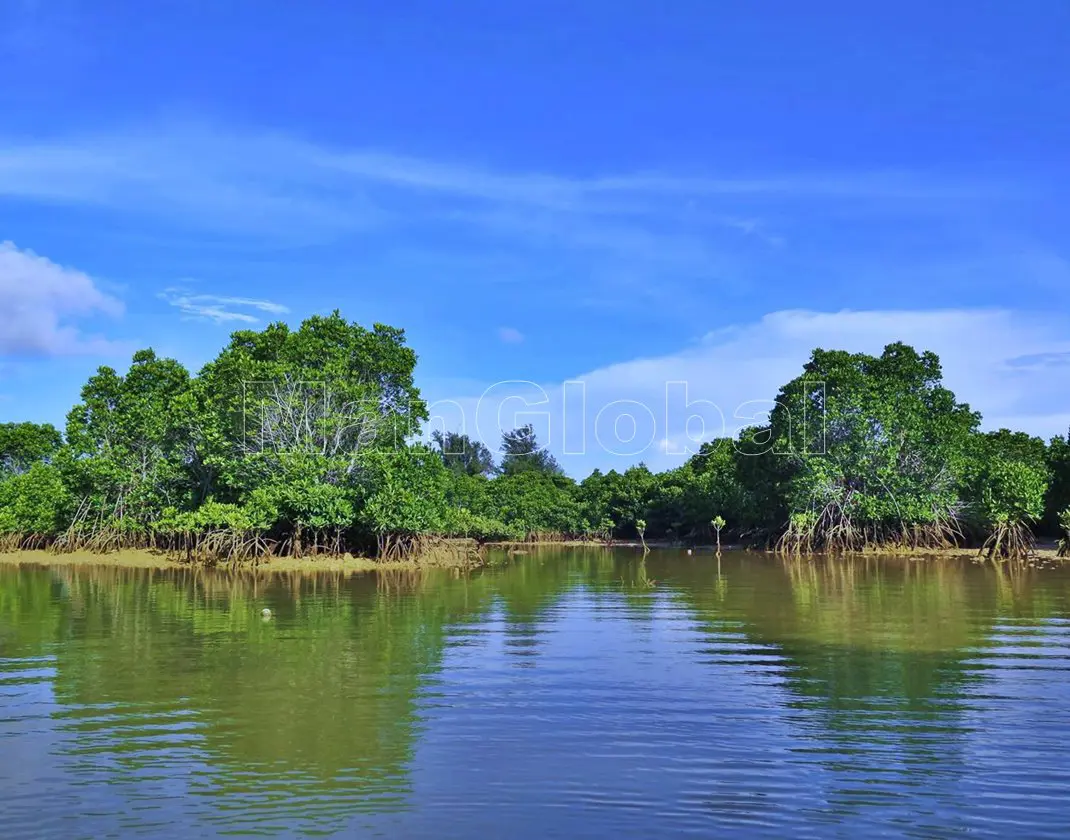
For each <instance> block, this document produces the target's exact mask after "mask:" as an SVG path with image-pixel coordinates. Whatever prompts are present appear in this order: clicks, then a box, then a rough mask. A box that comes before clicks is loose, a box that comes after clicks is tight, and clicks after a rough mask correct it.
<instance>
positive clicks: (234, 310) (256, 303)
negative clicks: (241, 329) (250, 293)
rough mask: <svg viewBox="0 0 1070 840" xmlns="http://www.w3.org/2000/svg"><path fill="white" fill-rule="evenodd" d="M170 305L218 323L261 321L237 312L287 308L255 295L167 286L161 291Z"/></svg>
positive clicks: (188, 315) (189, 315)
mask: <svg viewBox="0 0 1070 840" xmlns="http://www.w3.org/2000/svg"><path fill="white" fill-rule="evenodd" d="M160 297H161V298H163V299H164V300H166V301H167V302H168V303H169V304H170V305H171V306H173V307H175V308H176V309H178V310H179V312H181V313H182V315H183V317H186V318H192V319H197V320H205V321H214V322H215V323H217V324H223V323H228V322H231V321H240V322H242V323H246V324H256V323H258V322H259V321H260V319H259V318H257V317H256V316H255V315H251V314H250V313H248V312H243V311H240V310H242V309H253V310H257V311H259V312H265V313H268V314H270V315H285V314H286V313H287V312H289V311H290V310H289V308H288V307H286V306H283V305H282V304H281V303H275V302H274V301H270V300H260V299H258V298H247V297H228V296H225V295H201V294H192V293H190V292H187V291H185V290H183V289H174V288H172V289H166V290H165V291H163V292H162V293H161V294H160Z"/></svg>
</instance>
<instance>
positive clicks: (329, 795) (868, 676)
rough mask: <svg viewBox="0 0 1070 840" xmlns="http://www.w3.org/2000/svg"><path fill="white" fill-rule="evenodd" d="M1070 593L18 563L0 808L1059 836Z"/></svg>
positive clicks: (480, 832) (840, 565)
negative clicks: (264, 614) (268, 615)
mask: <svg viewBox="0 0 1070 840" xmlns="http://www.w3.org/2000/svg"><path fill="white" fill-rule="evenodd" d="M1068 583H1070V576H1068V574H1067V572H1066V570H1063V569H1056V570H1044V571H1037V570H1028V569H1026V570H1017V571H1015V572H1013V573H1012V572H1009V571H1007V570H1001V569H997V568H993V567H991V566H989V567H978V566H975V565H974V564H971V563H958V562H939V563H926V562H917V561H909V560H901V559H879V558H869V559H864V560H851V561H842V560H841V561H835V560H828V561H813V562H808V561H797V560H796V561H788V562H783V561H779V560H776V559H772V558H770V557H767V556H764V555H748V554H744V553H726V554H725V555H724V556H723V557H722V558H721V560H720V563H719V564H718V562H717V561H716V560H715V558H713V557H712V556H693V557H688V556H684V555H682V554H678V553H675V552H653V553H651V554H650V555H648V556H647V557H646V558H645V559H643V558H641V557H640V556H639V555H638V554H637V553H635V552H630V551H620V552H610V551H604V550H601V549H587V550H574V549H567V550H566V549H559V550H556V551H547V552H538V553H535V554H531V555H528V556H525V557H522V558H517V559H515V560H514V561H512V562H509V563H507V564H506V565H505V566H504V567H503V568H500V569H492V570H487V571H485V572H483V573H477V574H473V575H456V574H454V573H452V572H448V571H436V572H431V573H425V574H419V575H416V574H391V575H380V576H365V577H356V576H344V575H341V574H321V575H307V574H304V575H302V574H296V573H294V574H288V575H274V576H265V575H259V576H254V575H243V574H234V575H226V574H221V573H209V572H204V571H193V570H190V571H181V572H171V571H167V572H164V571H139V570H132V569H122V568H98V569H75V568H62V567H57V568H52V569H47V568H21V569H14V568H3V567H0V754H2V755H3V756H4V757H5V758H4V761H3V764H2V765H0V787H2V788H3V789H4V790H5V792H7V793H8V795H7V796H6V798H5V801H4V802H3V804H0V816H2V817H3V818H4V824H5V825H8V826H13V827H14V834H13V835H12V836H21V835H25V836H37V835H38V833H39V831H40V830H41V825H40V821H41V820H42V819H43V820H44V823H45V826H46V827H50V828H51V829H53V830H56V831H60V830H63V831H65V832H67V833H74V834H75V835H86V836H99V835H100V834H105V833H109V832H118V833H124V834H140V835H146V836H160V835H161V834H162V835H168V836H171V835H173V836H180V835H182V834H183V833H184V832H185V833H188V832H189V831H198V832H199V833H201V834H204V833H209V834H210V833H213V832H224V831H228V832H229V831H258V832H264V833H281V834H289V833H309V832H317V831H318V832H326V833H331V832H337V831H343V830H344V831H346V832H349V833H353V832H359V831H361V830H368V831H377V832H388V833H391V834H396V833H398V832H400V833H402V834H403V835H404V836H457V837H461V836H466V837H467V836H488V833H489V835H493V836H498V835H502V834H504V833H509V834H510V835H511V836H529V835H530V836H544V833H545V832H546V831H548V830H558V831H561V832H563V833H566V834H568V835H570V836H607V837H608V836H610V835H612V836H651V835H657V836H670V835H677V834H683V833H688V832H707V831H709V830H710V829H712V828H734V829H739V830H742V829H747V833H748V834H751V835H754V834H768V835H769V836H783V834H785V833H789V834H792V835H793V836H806V835H811V836H826V835H834V834H838V833H839V832H840V831H841V830H842V829H844V828H845V827H848V828H851V829H852V830H857V831H863V830H875V828H876V827H877V826H879V825H892V826H898V828H897V829H895V831H897V832H900V833H902V834H904V835H907V834H910V833H911V832H916V833H917V834H918V836H930V837H931V836H944V835H948V836H950V835H951V834H953V833H955V832H957V831H959V830H960V829H961V828H962V827H963V826H967V827H970V828H971V829H972V830H974V831H975V832H978V833H981V834H985V833H986V832H988V833H998V832H1000V831H1003V832H1006V831H1011V830H1013V829H1015V828H1019V829H1020V828H1021V827H1022V825H1025V826H1028V828H1029V831H1028V832H1026V833H1029V834H1030V835H1031V836H1043V835H1045V833H1051V836H1056V833H1057V832H1056V828H1057V827H1058V826H1060V825H1062V824H1064V823H1065V822H1066V821H1067V817H1070V810H1068V809H1067V808H1065V807H1064V806H1063V805H1062V798H1061V796H1056V792H1057V790H1058V784H1059V779H1060V771H1059V767H1060V766H1062V764H1063V763H1064V762H1065V761H1066V760H1067V759H1070V744H1068V741H1067V738H1066V736H1067V734H1070V726H1068V725H1067V723H1066V718H1065V716H1060V715H1063V710H1064V709H1065V702H1066V700H1067V694H1068V692H1067V688H1066V687H1067V684H1068V683H1067V678H1068V677H1070V663H1068V659H1067V655H1066V647H1065V643H1066V641H1067V627H1068V625H1067V617H1068V615H1070V609H1068V608H1070V603H1068V599H1070V586H1068ZM265 606H266V607H268V608H270V609H271V611H272V613H273V618H272V620H270V621H264V620H262V618H261V615H260V613H261V610H262V609H263V608H264V607H265ZM1053 711H1058V712H1059V714H1058V715H1054V716H1053V715H1052V714H1051V712H1053ZM997 721H998V722H999V725H996V722H997ZM1029 739H1032V743H1033V744H1034V745H1035V744H1039V743H1044V744H1048V743H1049V742H1050V743H1052V744H1053V745H1054V746H1052V747H1046V748H1045V750H1044V751H1041V752H1040V753H1039V754H1038V753H1037V750H1036V748H1035V746H1032V747H1031V746H1029ZM9 757H10V758H9ZM980 794H984V795H986V796H987V797H988V798H987V800H985V801H983V802H982V801H981V800H982V799H984V796H980ZM1025 797H1028V802H1026V799H1025ZM87 814H88V815H90V816H86V815H87ZM447 817H448V819H449V820H450V822H449V823H448V825H449V829H448V830H445V831H444V825H445V824H444V823H443V822H442V821H443V820H445V819H447ZM897 821H901V822H897ZM537 828H539V829H540V830H536V829H537Z"/></svg>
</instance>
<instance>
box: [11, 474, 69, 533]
mask: <svg viewBox="0 0 1070 840" xmlns="http://www.w3.org/2000/svg"><path fill="white" fill-rule="evenodd" d="M70 512H71V498H70V494H69V493H68V491H67V488H66V486H65V485H64V482H63V477H62V475H61V474H60V471H59V470H58V469H57V468H56V467H54V466H52V465H50V464H45V463H36V464H33V465H32V466H31V467H30V468H29V469H28V470H26V472H22V473H18V474H16V475H12V476H9V477H7V478H5V479H3V480H0V535H19V536H21V537H51V536H54V535H55V534H56V533H57V532H58V531H60V530H61V529H62V528H63V527H64V525H65V522H66V519H67V518H68V517H69V516H70Z"/></svg>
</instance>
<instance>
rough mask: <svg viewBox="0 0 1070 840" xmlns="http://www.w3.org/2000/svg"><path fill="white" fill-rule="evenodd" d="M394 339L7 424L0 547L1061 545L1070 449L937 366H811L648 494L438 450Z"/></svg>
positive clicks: (303, 337) (303, 342) (277, 330)
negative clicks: (1010, 425)
mask: <svg viewBox="0 0 1070 840" xmlns="http://www.w3.org/2000/svg"><path fill="white" fill-rule="evenodd" d="M415 365H416V355H415V353H414V352H413V351H412V350H411V349H410V348H408V347H407V346H406V345H405V340H404V333H403V331H401V330H398V329H394V328H391V327H387V326H383V325H381V324H376V325H375V326H374V327H373V328H372V329H370V330H369V329H365V328H364V327H361V326H360V325H358V324H355V323H349V322H347V321H346V320H345V319H344V318H342V317H341V315H340V314H338V313H337V312H335V313H334V314H333V315H330V316H327V317H318V316H317V317H313V318H309V319H308V320H306V321H305V322H304V323H303V324H302V325H301V327H300V329H297V330H291V329H290V328H289V327H287V326H286V325H285V324H273V325H271V326H269V327H268V328H267V329H265V330H263V331H262V332H255V331H239V332H236V333H234V334H233V335H232V336H231V340H230V343H229V344H228V345H227V346H226V347H225V348H224V349H223V351H222V352H221V353H220V354H219V356H218V357H217V358H216V359H215V360H213V361H212V362H209V363H208V364H207V365H205V366H204V368H203V369H202V370H201V371H200V373H199V374H197V375H196V376H191V375H190V373H189V372H188V371H187V370H186V369H185V368H184V367H183V366H182V365H181V364H179V363H178V362H176V361H174V360H173V359H161V358H158V357H157V356H156V354H155V353H154V352H153V351H152V350H141V351H139V352H137V353H135V354H134V357H133V361H132V364H131V366H130V369H129V370H128V371H127V373H126V374H125V375H120V374H119V373H117V372H116V371H115V370H113V369H111V368H109V367H101V368H99V369H98V371H97V372H96V374H94V375H93V376H92V377H91V378H90V379H89V381H88V382H87V383H86V385H85V387H84V388H83V389H82V392H81V402H79V404H78V405H76V406H75V407H74V408H73V409H72V410H71V411H70V413H69V414H68V416H67V424H66V430H65V433H63V434H61V433H60V431H59V430H57V429H55V428H54V427H52V426H50V425H39V424H34V423H8V424H4V425H0V545H2V546H3V547H6V548H9V549H10V548H25V547H48V548H51V549H53V550H57V551H70V550H75V549H88V550H98V551H104V550H110V549H117V548H135V547H148V548H153V547H155V548H160V549H165V550H173V551H179V552H184V553H185V554H187V555H188V556H189V557H190V558H191V559H203V560H208V561H211V560H218V559H242V558H246V557H252V556H258V555H264V554H273V553H275V554H277V553H288V554H295V555H303V554H310V553H317V552H343V551H350V552H355V553H363V554H368V555H373V556H377V557H381V558H384V559H387V558H393V557H403V556H410V555H411V554H412V553H413V552H418V551H420V550H422V549H424V548H426V547H427V546H428V545H430V544H433V543H434V542H435V541H438V540H442V539H443V538H448V537H473V538H476V539H478V540H542V539H564V538H589V539H600V540H609V539H614V538H618V539H623V538H629V539H635V538H640V539H669V540H674V541H681V542H704V541H709V540H711V539H712V537H713V534H714V531H716V532H718V534H719V532H720V531H721V530H722V528H723V531H724V535H725V536H727V537H730V538H732V539H734V540H737V541H745V542H748V543H756V544H761V545H766V546H769V547H776V548H778V549H780V550H782V551H789V552H803V553H805V552H816V551H856V550H863V549H867V548H886V547H893V546H894V547H902V548H912V549H922V548H934V547H942V546H949V545H974V546H979V547H983V548H984V549H985V550H986V551H987V552H988V553H990V554H991V555H994V556H1003V557H1007V556H1021V555H1023V554H1024V553H1025V552H1027V551H1028V550H1029V547H1030V546H1031V544H1032V541H1033V539H1034V536H1035V535H1038V534H1043V535H1047V536H1050V537H1053V538H1060V539H1062V540H1063V541H1064V543H1063V544H1064V546H1065V545H1066V542H1067V541H1070V435H1068V436H1067V437H1066V438H1061V437H1057V438H1054V439H1052V440H1051V441H1050V442H1047V443H1046V442H1045V441H1043V440H1041V439H1040V438H1036V437H1030V436H1029V435H1027V434H1025V433H1021V432H1012V431H1007V430H1001V431H999V432H991V433H982V432H980V431H979V427H980V420H981V418H980V416H979V415H978V414H977V413H976V412H973V411H971V410H970V408H969V406H967V405H965V404H963V403H960V402H957V401H956V399H955V395H954V394H953V393H952V392H951V391H949V390H948V389H946V388H944V387H943V385H942V376H941V370H940V362H939V359H938V358H937V357H936V356H935V355H934V354H932V353H920V354H919V353H918V352H916V351H915V350H914V349H913V348H911V347H908V346H906V345H904V344H899V343H897V344H891V345H889V346H888V347H886V348H885V350H884V352H883V353H882V354H881V355H880V356H879V357H874V356H869V355H864V354H852V353H846V352H843V351H828V350H815V351H814V352H813V354H812V355H811V357H810V360H809V361H808V362H807V364H806V365H805V367H804V369H803V371H802V373H801V374H800V375H799V376H798V377H797V378H796V379H794V380H792V381H791V382H789V383H787V384H786V385H784V387H783V388H782V389H781V390H780V393H779V394H778V395H777V397H776V407H775V408H774V410H773V411H772V412H771V414H770V418H769V423H768V424H767V425H764V426H756V427H750V428H747V429H744V430H743V431H742V432H741V433H740V434H739V436H738V437H737V438H736V439H727V438H726V439H720V440H716V441H713V442H711V443H707V444H705V445H704V446H703V447H702V449H701V451H700V452H699V453H698V454H696V455H694V456H693V457H691V458H690V459H689V460H688V461H687V462H686V463H685V464H683V465H682V466H680V467H678V468H676V469H672V470H667V471H665V472H661V473H652V472H651V471H650V470H648V469H647V468H646V467H645V466H644V465H642V464H640V465H638V466H636V467H632V468H630V469H628V470H625V471H624V472H621V473H618V472H616V471H611V472H609V473H601V472H599V471H597V470H596V471H595V472H594V473H592V474H591V475H590V476H588V477H587V478H585V479H584V480H583V481H581V482H578V483H577V482H575V481H574V480H572V479H571V478H569V477H567V476H565V475H564V474H563V472H562V471H561V469H560V467H559V466H558V464H557V463H556V461H555V460H554V459H553V457H551V456H550V455H549V454H548V453H547V452H546V451H545V450H543V449H541V448H540V447H539V445H538V442H537V441H536V439H535V435H534V432H533V431H532V429H531V427H529V426H525V427H522V428H519V429H516V430H513V431H511V432H508V433H506V434H505V435H504V437H503V441H502V449H501V451H502V455H501V457H500V459H499V461H498V462H495V459H494V457H493V456H492V454H491V452H490V451H489V450H488V449H487V447H486V446H484V445H483V444H482V443H480V442H476V441H472V440H471V439H469V438H468V437H466V436H465V435H463V434H459V433H444V434H443V433H436V434H435V435H434V436H433V443H432V445H426V444H419V443H412V442H411V441H412V440H413V439H414V438H415V437H416V436H417V435H418V434H419V432H420V429H421V427H422V424H423V423H424V422H425V421H426V420H427V419H428V416H427V407H426V404H425V403H424V401H423V400H422V399H421V397H420V393H419V390H418V389H417V388H416V386H415V385H414V383H413V371H414V368H415Z"/></svg>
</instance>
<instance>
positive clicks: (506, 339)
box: [498, 327, 524, 344]
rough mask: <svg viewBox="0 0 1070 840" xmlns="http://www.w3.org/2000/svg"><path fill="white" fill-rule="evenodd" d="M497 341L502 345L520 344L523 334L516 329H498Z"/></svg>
mask: <svg viewBox="0 0 1070 840" xmlns="http://www.w3.org/2000/svg"><path fill="white" fill-rule="evenodd" d="M498 339H499V340H500V341H501V342H503V343H504V344H520V343H521V342H523V341H524V334H523V333H522V332H520V330H518V329H517V328H516V327H498Z"/></svg>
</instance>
